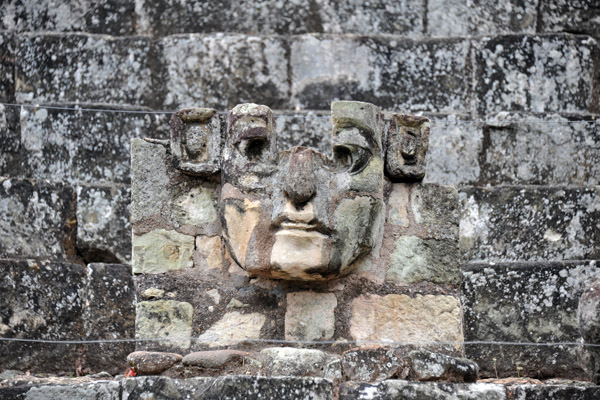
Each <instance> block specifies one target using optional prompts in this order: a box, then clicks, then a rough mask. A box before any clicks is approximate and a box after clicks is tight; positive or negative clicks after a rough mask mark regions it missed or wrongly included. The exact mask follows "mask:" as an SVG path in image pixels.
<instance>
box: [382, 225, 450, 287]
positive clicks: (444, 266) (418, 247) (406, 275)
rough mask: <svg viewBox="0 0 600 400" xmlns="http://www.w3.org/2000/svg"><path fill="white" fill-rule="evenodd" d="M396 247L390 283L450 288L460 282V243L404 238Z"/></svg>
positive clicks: (391, 265) (392, 260) (390, 272)
mask: <svg viewBox="0 0 600 400" xmlns="http://www.w3.org/2000/svg"><path fill="white" fill-rule="evenodd" d="M394 246H395V247H394V250H393V252H392V255H391V260H390V265H389V268H388V271H387V275H386V279H388V280H392V281H398V282H404V283H416V282H424V281H426V282H433V283H438V284H450V285H456V284H458V283H459V282H460V263H459V259H460V254H459V251H458V243H457V241H456V240H451V239H441V240H439V239H421V238H418V237H416V236H400V237H399V238H398V239H396V241H395V243H394Z"/></svg>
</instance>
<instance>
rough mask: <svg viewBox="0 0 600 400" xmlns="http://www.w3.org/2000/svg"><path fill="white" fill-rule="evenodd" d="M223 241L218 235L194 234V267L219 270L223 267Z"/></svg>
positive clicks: (204, 269)
mask: <svg viewBox="0 0 600 400" xmlns="http://www.w3.org/2000/svg"><path fill="white" fill-rule="evenodd" d="M223 251H224V247H223V243H222V242H221V237H220V236H196V249H195V250H194V255H193V260H194V268H199V269H201V270H203V271H208V270H216V271H220V270H221V268H222V267H223Z"/></svg>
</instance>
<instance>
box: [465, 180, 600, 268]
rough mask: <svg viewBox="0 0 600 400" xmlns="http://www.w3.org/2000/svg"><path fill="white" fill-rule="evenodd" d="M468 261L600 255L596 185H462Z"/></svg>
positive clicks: (533, 259)
mask: <svg viewBox="0 0 600 400" xmlns="http://www.w3.org/2000/svg"><path fill="white" fill-rule="evenodd" d="M460 197H461V203H462V205H461V207H462V219H461V222H460V247H461V251H462V252H463V256H464V260H465V261H477V260H485V261H519V260H520V261H551V260H578V259H598V258H599V257H600V236H599V235H600V229H599V226H598V221H600V214H599V213H600V192H599V191H598V188H597V187H589V188H572V187H556V186H555V187H545V186H537V187H535V186H533V187H532V186H529V187H520V186H504V187H492V188H463V190H462V192H461V195H460Z"/></svg>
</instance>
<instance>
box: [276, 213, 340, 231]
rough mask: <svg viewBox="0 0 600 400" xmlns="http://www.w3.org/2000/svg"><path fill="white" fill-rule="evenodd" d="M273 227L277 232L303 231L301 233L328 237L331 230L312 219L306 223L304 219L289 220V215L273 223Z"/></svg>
mask: <svg viewBox="0 0 600 400" xmlns="http://www.w3.org/2000/svg"><path fill="white" fill-rule="evenodd" d="M273 226H274V227H275V228H276V229H277V230H278V231H280V232H281V231H303V232H315V233H320V234H323V235H325V236H330V235H331V233H332V230H331V229H330V228H328V227H327V226H326V225H325V224H324V223H322V222H321V221H319V220H317V219H316V218H313V219H312V220H309V221H306V219H302V218H299V219H294V218H290V216H289V215H283V216H281V217H280V218H278V219H276V220H275V221H274V222H273Z"/></svg>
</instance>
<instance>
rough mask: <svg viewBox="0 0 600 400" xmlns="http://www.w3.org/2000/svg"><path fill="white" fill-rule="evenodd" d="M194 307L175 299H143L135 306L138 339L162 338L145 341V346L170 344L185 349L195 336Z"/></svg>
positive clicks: (167, 345)
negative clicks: (193, 326) (154, 340)
mask: <svg viewBox="0 0 600 400" xmlns="http://www.w3.org/2000/svg"><path fill="white" fill-rule="evenodd" d="M193 313H194V309H193V307H192V305H191V304H190V303H186V302H178V301H174V300H157V301H141V302H138V303H137V306H136V316H135V337H136V339H142V340H143V339H156V338H162V339H166V340H161V341H158V342H155V343H152V341H150V342H142V343H143V344H144V346H145V347H151V346H152V347H158V346H160V347H168V348H171V349H175V350H186V349H188V348H189V347H190V344H191V340H190V338H191V336H192V316H193Z"/></svg>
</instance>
